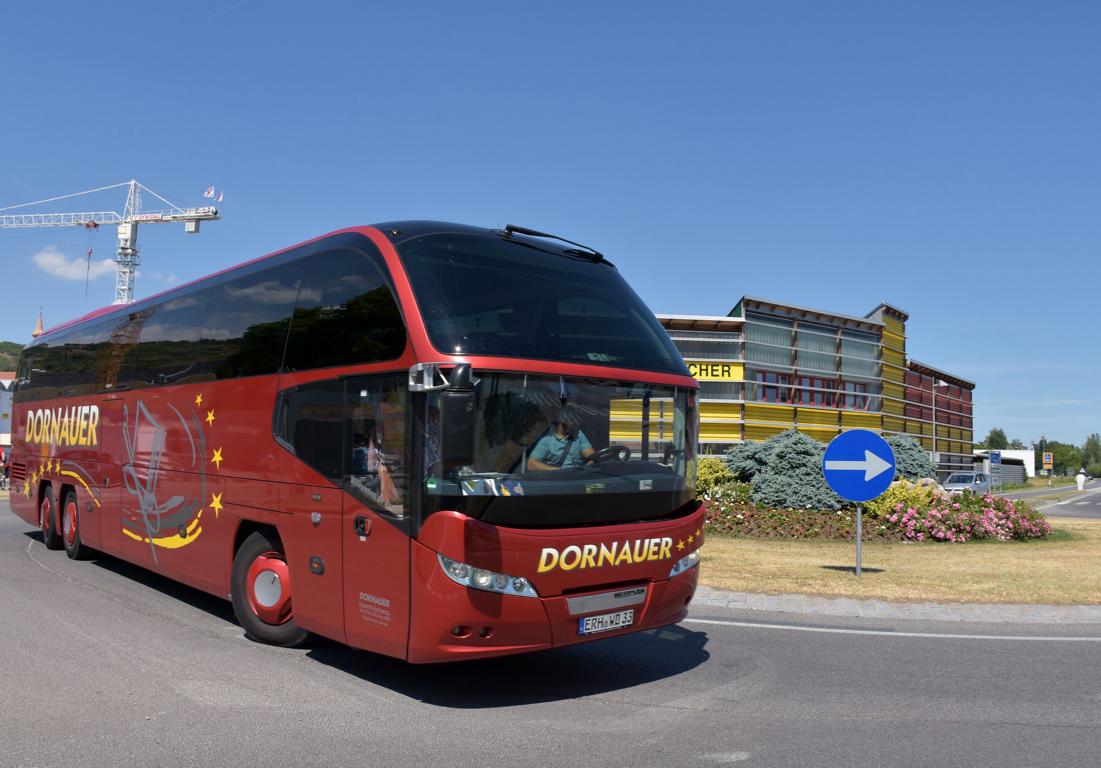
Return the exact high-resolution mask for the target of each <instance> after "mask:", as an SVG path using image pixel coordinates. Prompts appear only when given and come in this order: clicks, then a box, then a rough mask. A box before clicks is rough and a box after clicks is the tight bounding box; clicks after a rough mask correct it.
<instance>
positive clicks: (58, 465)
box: [54, 459, 61, 472]
mask: <svg viewBox="0 0 1101 768" xmlns="http://www.w3.org/2000/svg"><path fill="white" fill-rule="evenodd" d="M60 471H61V459H54V472H60Z"/></svg>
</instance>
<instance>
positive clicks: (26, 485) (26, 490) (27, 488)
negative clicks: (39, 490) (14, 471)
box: [23, 477, 31, 496]
mask: <svg viewBox="0 0 1101 768" xmlns="http://www.w3.org/2000/svg"><path fill="white" fill-rule="evenodd" d="M23 495H24V496H30V495H31V481H30V480H28V479H27V478H25V477H24V478H23Z"/></svg>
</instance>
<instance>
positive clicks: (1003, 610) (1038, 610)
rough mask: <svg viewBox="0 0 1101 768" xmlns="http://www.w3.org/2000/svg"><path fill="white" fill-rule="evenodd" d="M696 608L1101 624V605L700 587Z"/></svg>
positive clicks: (892, 617) (994, 621) (926, 618)
mask: <svg viewBox="0 0 1101 768" xmlns="http://www.w3.org/2000/svg"><path fill="white" fill-rule="evenodd" d="M692 605H693V606H694V607H696V608H699V607H702V606H710V607H714V608H732V609H735V610H743V611H745V610H748V611H766V612H773V613H794V614H810V615H815V616H848V617H870V618H877V619H923V620H927V621H970V622H978V623H990V624H1101V605H1033V604H1022V603H1005V604H995V603H932V602H927V603H894V602H888V601H886V600H858V599H856V598H851V597H816V596H814V595H801V594H781V595H768V594H761V593H758V592H728V591H726V590H721V589H714V588H712V587H707V586H702V585H701V586H700V587H699V588H698V589H697V590H696V596H695V597H694V598H693V600H692Z"/></svg>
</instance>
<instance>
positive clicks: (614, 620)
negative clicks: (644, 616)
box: [577, 609, 635, 635]
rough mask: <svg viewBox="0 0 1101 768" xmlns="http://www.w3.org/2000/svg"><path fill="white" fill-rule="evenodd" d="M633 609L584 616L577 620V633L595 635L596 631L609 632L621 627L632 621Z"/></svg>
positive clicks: (628, 624) (629, 624) (627, 625)
mask: <svg viewBox="0 0 1101 768" xmlns="http://www.w3.org/2000/svg"><path fill="white" fill-rule="evenodd" d="M634 620H635V611H634V609H631V610H629V611H616V612H615V613H602V614H601V615H599V616H586V617H585V618H583V619H578V620H577V634H579V635H595V634H596V633H597V632H611V631H612V630H613V629H623V628H624V627H629V626H631V624H633V623H634Z"/></svg>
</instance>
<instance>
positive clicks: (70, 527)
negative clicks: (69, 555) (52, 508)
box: [63, 500, 77, 547]
mask: <svg viewBox="0 0 1101 768" xmlns="http://www.w3.org/2000/svg"><path fill="white" fill-rule="evenodd" d="M76 519H77V508H76V502H75V501H72V500H70V501H69V502H68V503H67V504H66V505H65V522H64V524H63V525H64V533H65V544H66V545H67V546H70V547H71V546H72V545H73V544H74V543H76V526H77V522H76Z"/></svg>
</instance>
